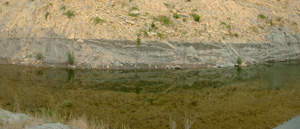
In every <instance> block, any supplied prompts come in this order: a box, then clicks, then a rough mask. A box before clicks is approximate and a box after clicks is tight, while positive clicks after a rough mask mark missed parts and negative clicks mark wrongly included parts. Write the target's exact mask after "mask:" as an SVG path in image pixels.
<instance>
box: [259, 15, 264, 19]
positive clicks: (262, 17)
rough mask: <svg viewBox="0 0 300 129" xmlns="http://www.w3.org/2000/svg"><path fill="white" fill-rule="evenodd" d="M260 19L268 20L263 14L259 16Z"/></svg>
mask: <svg viewBox="0 0 300 129" xmlns="http://www.w3.org/2000/svg"><path fill="white" fill-rule="evenodd" d="M258 17H259V18H261V19H266V16H265V15H263V14H259V15H258Z"/></svg>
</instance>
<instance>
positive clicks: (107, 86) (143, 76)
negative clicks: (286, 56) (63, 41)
mask: <svg viewBox="0 0 300 129" xmlns="http://www.w3.org/2000/svg"><path fill="white" fill-rule="evenodd" d="M0 89H1V90H0V108H3V109H6V110H10V111H16V112H24V113H35V112H39V113H42V114H45V115H48V116H51V115H53V113H54V112H55V113H58V114H61V115H62V116H64V117H63V118H65V119H66V120H67V119H69V117H70V116H85V117H87V119H89V120H94V121H105V122H108V123H110V125H111V126H113V125H114V124H124V125H128V126H129V127H131V128H138V129H144V128H151V129H154V128H155V129H166V128H170V126H172V125H176V127H177V128H178V129H182V128H184V127H185V125H187V123H189V122H190V125H191V129H193V128H194V129H202V128H203V129H210V128H213V129H218V128H220V129H221V128H222V129H232V128H275V127H276V126H278V125H280V124H282V123H284V122H285V121H287V120H289V119H291V118H293V117H296V116H299V115H300V62H288V63H274V64H265V65H257V66H251V67H247V68H222V69H187V70H68V69H55V68H33V67H21V66H15V65H0Z"/></svg>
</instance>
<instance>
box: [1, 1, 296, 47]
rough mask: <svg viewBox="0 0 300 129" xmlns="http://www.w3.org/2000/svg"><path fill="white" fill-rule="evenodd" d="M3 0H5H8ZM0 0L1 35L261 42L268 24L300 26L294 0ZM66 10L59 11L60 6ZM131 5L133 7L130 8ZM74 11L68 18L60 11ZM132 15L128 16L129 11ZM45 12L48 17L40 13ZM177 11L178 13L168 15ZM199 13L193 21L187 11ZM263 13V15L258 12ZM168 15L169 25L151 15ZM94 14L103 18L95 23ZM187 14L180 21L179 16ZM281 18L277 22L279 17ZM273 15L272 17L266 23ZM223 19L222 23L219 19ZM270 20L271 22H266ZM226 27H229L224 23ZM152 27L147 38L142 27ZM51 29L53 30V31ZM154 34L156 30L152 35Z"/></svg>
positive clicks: (146, 29)
mask: <svg viewBox="0 0 300 129" xmlns="http://www.w3.org/2000/svg"><path fill="white" fill-rule="evenodd" d="M7 1H8V0H7ZM8 2H9V4H7V3H6V0H1V4H0V9H1V13H0V32H1V33H0V35H9V36H12V37H19V36H20V37H49V36H50V37H57V36H58V35H59V37H67V38H83V39H85V38H96V39H100V38H105V39H131V40H136V38H137V33H139V32H140V33H141V39H142V40H185V41H192V42H193V41H197V42H200V41H201V42H237V43H238V42H253V41H254V42H263V41H264V40H265V35H266V34H268V33H270V32H269V28H270V26H277V27H284V26H287V27H289V28H290V30H292V31H293V32H295V33H299V30H300V27H299V25H300V13H299V11H300V2H299V1H298V0H192V1H191V2H187V1H184V0H132V1H131V2H130V1H129V0H126V1H125V0H34V1H29V0H9V1H8ZM63 6H65V7H66V9H65V10H62V9H61V7H63ZM133 7H136V8H137V9H138V10H134V8H133ZM68 10H70V11H73V12H74V17H72V18H71V19H69V18H68V17H67V16H66V15H63V14H64V12H66V11H68ZM134 11H135V12H138V13H140V14H139V15H138V16H137V17H131V16H129V13H132V12H134ZM47 12H48V14H49V15H48V17H47V20H46V19H45V16H46V14H47ZM173 12H177V14H178V15H179V16H180V18H178V19H175V18H173ZM192 13H196V14H199V15H200V16H201V18H200V22H197V21H194V20H193V18H192V17H191V16H190V14H192ZM259 14H264V15H265V16H266V19H261V18H259V17H258V15H259ZM160 15H165V16H167V17H170V21H171V24H170V25H162V22H159V21H154V24H155V25H156V27H157V29H156V30H155V29H154V28H151V23H152V21H153V17H158V16H160ZM96 17H99V18H101V19H103V21H104V22H100V23H99V24H96V23H95V20H94V19H95V18H96ZM184 18H185V19H186V21H185V22H184V21H183V19H184ZM279 18H280V21H279ZM271 20H272V22H270V21H271ZM222 22H224V23H226V26H227V27H226V26H225V25H224V24H221V23H222ZM271 24H273V25H271ZM228 26H230V27H231V30H229V27H228ZM149 29H151V31H152V32H154V36H153V37H151V38H150V37H149V36H148V35H147V34H145V33H144V32H147V31H148V32H151V31H149ZM53 32H54V33H53ZM155 33H161V34H162V35H160V36H155Z"/></svg>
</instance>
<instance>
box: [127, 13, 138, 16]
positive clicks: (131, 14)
mask: <svg viewBox="0 0 300 129" xmlns="http://www.w3.org/2000/svg"><path fill="white" fill-rule="evenodd" d="M128 16H131V17H138V16H139V15H138V14H134V13H128Z"/></svg>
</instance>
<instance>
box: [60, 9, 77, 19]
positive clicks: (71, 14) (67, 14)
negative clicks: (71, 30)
mask: <svg viewBox="0 0 300 129" xmlns="http://www.w3.org/2000/svg"><path fill="white" fill-rule="evenodd" d="M63 15H66V16H67V17H68V18H72V17H74V16H75V15H74V12H73V11H70V10H69V11H67V12H65V13H64V14H63Z"/></svg>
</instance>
